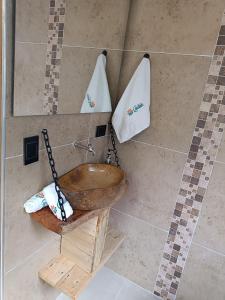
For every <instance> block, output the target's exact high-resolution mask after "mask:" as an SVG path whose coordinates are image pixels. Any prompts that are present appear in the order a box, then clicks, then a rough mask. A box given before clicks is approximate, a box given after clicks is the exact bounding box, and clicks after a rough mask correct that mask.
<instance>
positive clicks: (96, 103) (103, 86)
mask: <svg viewBox="0 0 225 300" xmlns="http://www.w3.org/2000/svg"><path fill="white" fill-rule="evenodd" d="M105 69H106V56H105V55H104V54H100V55H99V56H98V59H97V62H96V66H95V70H94V73H93V75H92V78H91V81H90V83H89V86H88V89H87V92H86V95H85V98H84V101H83V104H82V107H81V111H80V112H81V113H94V112H111V111H112V105H111V98H110V94H109V86H108V81H107V76H106V70H105Z"/></svg>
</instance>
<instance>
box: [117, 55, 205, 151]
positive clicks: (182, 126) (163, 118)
mask: <svg viewBox="0 0 225 300" xmlns="http://www.w3.org/2000/svg"><path fill="white" fill-rule="evenodd" d="M141 59H142V53H133V52H129V53H126V54H125V55H124V60H123V66H122V73H121V80H120V92H119V95H121V94H122V92H123V90H124V89H125V87H126V85H127V83H128V81H129V79H130V78H131V76H132V75H133V72H134V71H135V69H136V67H137V66H138V64H139V62H140V60H141ZM209 63H210V59H209V58H206V57H194V56H180V55H163V54H153V55H151V126H150V128H148V129H146V130H145V131H144V132H142V133H141V134H139V135H137V136H135V137H134V139H136V140H139V141H143V142H146V143H150V144H154V145H160V146H163V147H168V148H171V149H175V150H178V151H182V152H187V151H188V150H189V145H190V142H191V137H192V134H193V129H194V126H195V123H196V120H197V116H198V112H199V106H200V102H201V100H202V95H203V90H204V86H205V82H206V79H207V74H208V69H209Z"/></svg>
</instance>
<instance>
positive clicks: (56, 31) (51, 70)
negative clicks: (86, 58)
mask: <svg viewBox="0 0 225 300" xmlns="http://www.w3.org/2000/svg"><path fill="white" fill-rule="evenodd" d="M65 11H66V1H65V0H50V1H49V20H48V43H47V55H46V69H45V86H44V112H46V114H49V115H52V114H56V113H57V109H58V95H59V80H60V66H61V59H62V47H63V37H64V24H65Z"/></svg>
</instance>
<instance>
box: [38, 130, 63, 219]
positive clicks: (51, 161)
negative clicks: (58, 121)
mask: <svg viewBox="0 0 225 300" xmlns="http://www.w3.org/2000/svg"><path fill="white" fill-rule="evenodd" d="M42 135H43V137H44V141H45V147H46V151H47V154H48V160H49V164H50V167H51V171H52V177H53V180H54V183H55V190H56V193H57V195H58V204H59V207H60V210H61V216H62V220H63V221H64V222H65V221H66V212H65V210H64V206H63V197H62V194H63V193H62V192H61V190H60V186H59V181H58V174H57V172H56V169H55V161H54V158H53V156H52V148H51V146H50V143H49V137H48V130H47V129H42ZM63 195H64V194H63Z"/></svg>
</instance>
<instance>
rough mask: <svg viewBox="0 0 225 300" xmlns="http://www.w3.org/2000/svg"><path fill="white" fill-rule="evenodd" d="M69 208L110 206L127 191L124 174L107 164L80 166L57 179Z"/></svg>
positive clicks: (87, 208)
mask: <svg viewBox="0 0 225 300" xmlns="http://www.w3.org/2000/svg"><path fill="white" fill-rule="evenodd" d="M59 183H60V187H61V189H62V191H63V193H64V194H65V196H66V197H67V199H68V201H69V202H70V204H71V206H72V207H73V208H75V209H79V210H93V209H102V208H106V207H110V206H112V205H113V204H114V203H115V202H116V201H118V200H119V199H120V198H121V197H122V195H123V194H124V192H125V191H126V189H127V181H126V178H125V173H124V172H123V171H122V170H121V169H120V168H117V167H115V166H112V165H108V164H95V163H94V164H82V165H79V166H78V167H76V168H74V169H73V170H71V171H70V172H68V173H66V174H65V175H63V176H62V177H60V179H59Z"/></svg>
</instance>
